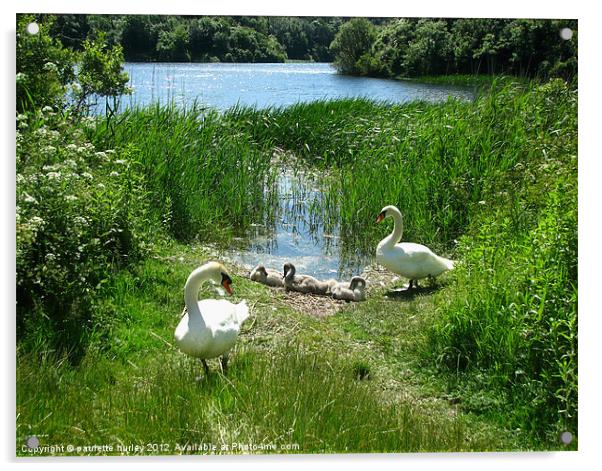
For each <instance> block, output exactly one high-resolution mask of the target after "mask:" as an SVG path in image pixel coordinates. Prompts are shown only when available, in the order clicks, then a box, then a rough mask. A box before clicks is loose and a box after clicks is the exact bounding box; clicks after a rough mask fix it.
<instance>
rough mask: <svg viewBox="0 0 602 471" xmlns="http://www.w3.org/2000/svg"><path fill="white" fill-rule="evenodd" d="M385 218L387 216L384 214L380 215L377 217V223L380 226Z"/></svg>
mask: <svg viewBox="0 0 602 471" xmlns="http://www.w3.org/2000/svg"><path fill="white" fill-rule="evenodd" d="M384 218H385V215H384V214H383V213H380V214H379V215H378V216H377V217H376V223H377V224H378V223H379V222H381V221H382V220H383V219H384Z"/></svg>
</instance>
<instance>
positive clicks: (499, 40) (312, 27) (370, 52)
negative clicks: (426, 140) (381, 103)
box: [50, 15, 577, 78]
mask: <svg viewBox="0 0 602 471" xmlns="http://www.w3.org/2000/svg"><path fill="white" fill-rule="evenodd" d="M562 28H570V29H571V30H572V32H573V36H572V38H571V39H570V40H565V39H562V38H561V37H560V34H559V33H560V30H561V29H562ZM100 32H102V33H103V34H104V38H105V40H106V41H107V42H108V44H109V45H111V46H112V45H121V47H122V49H123V54H124V57H125V60H128V61H151V62H152V61H170V62H174V61H175V62H179V61H183V62H190V61H193V62H218V61H224V62H284V61H286V60H309V61H318V62H333V63H334V65H335V66H336V67H337V69H338V70H339V72H341V73H344V74H352V75H372V76H383V77H398V76H402V77H413V76H424V75H440V74H456V73H460V74H483V73H486V74H498V73H504V74H514V75H523V76H542V77H552V76H559V77H563V78H571V77H574V76H576V74H577V20H534V19H490V18H470V19H463V18H460V19H449V18H333V17H245V16H232V17H225V16H194V15H193V16H157V15H58V16H57V18H56V21H55V22H54V24H53V26H52V30H51V31H50V33H51V36H53V37H54V38H56V39H58V40H60V41H61V42H62V43H63V45H64V46H65V47H68V48H71V49H74V50H81V49H83V45H84V41H85V40H86V38H87V37H88V36H90V35H92V36H93V37H96V36H97V35H98V34H99V33H100Z"/></svg>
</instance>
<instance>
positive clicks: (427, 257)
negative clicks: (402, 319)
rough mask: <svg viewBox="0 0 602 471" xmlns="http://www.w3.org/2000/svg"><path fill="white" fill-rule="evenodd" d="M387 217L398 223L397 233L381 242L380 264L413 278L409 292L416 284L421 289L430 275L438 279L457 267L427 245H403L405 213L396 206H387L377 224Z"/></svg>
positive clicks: (396, 224)
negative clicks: (420, 285) (421, 280)
mask: <svg viewBox="0 0 602 471" xmlns="http://www.w3.org/2000/svg"><path fill="white" fill-rule="evenodd" d="M387 217H392V218H393V221H395V227H394V229H393V232H392V233H391V234H390V235H389V236H387V237H385V238H384V239H383V240H381V241H380V243H379V244H378V246H377V247H376V261H377V262H378V263H379V264H381V265H383V266H384V267H386V268H388V269H389V270H391V271H392V272H395V273H397V274H398V275H401V276H403V277H405V278H409V279H410V284H409V286H408V289H412V287H413V284H415V285H416V287H418V280H419V279H421V278H426V277H427V276H437V275H440V274H441V273H443V272H444V271H447V270H451V269H452V268H454V263H455V262H453V261H452V260H448V259H447V258H443V257H440V256H439V255H436V254H434V253H433V252H432V251H431V249H429V248H428V247H425V246H424V245H420V244H414V243H412V242H403V243H401V244H399V243H398V242H399V241H400V240H401V236H402V234H403V220H402V216H401V212H400V211H399V209H397V208H396V207H395V206H385V207H384V208H383V209H382V211H381V212H380V214H379V215H378V217H377V218H376V222H377V223H379V222H381V221H382V220H383V219H385V218H387Z"/></svg>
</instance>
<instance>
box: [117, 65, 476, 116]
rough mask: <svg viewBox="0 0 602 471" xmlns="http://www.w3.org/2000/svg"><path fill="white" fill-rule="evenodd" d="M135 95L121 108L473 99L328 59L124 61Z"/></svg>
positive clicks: (458, 90)
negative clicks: (341, 69) (349, 72)
mask: <svg viewBox="0 0 602 471" xmlns="http://www.w3.org/2000/svg"><path fill="white" fill-rule="evenodd" d="M125 70H126V71H127V73H128V74H129V76H130V85H131V86H133V88H134V93H133V95H131V96H129V97H124V98H123V102H122V106H130V105H131V104H138V105H146V104H149V103H153V102H157V101H159V102H162V103H169V102H171V101H173V102H175V103H176V104H178V105H180V106H190V104H192V103H194V102H195V101H196V102H198V103H199V104H203V105H207V106H210V107H213V108H217V109H218V110H222V111H223V110H226V109H228V108H230V107H232V106H235V105H237V104H239V105H248V106H255V107H257V108H267V107H270V106H276V107H278V106H287V105H292V104H294V103H298V102H310V101H315V100H329V99H334V98H355V97H366V98H370V99H373V100H378V101H385V102H391V103H399V102H405V101H410V100H427V101H441V100H446V99H447V97H448V96H450V95H451V96H454V97H458V98H464V99H470V98H472V96H473V93H472V90H470V89H467V88H462V87H453V86H441V85H429V84H423V83H417V82H409V81H400V80H388V79H379V78H370V77H350V76H344V75H339V74H337V73H336V71H335V69H334V68H333V67H332V66H331V65H330V64H327V63H286V64H224V63H219V64H189V63H131V62H128V63H126V64H125Z"/></svg>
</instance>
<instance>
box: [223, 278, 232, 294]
mask: <svg viewBox="0 0 602 471" xmlns="http://www.w3.org/2000/svg"><path fill="white" fill-rule="evenodd" d="M222 286H223V287H224V289H225V290H226V291H227V292H228V294H229V295H232V287H231V286H230V281H229V280H223V281H222Z"/></svg>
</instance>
